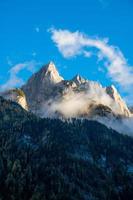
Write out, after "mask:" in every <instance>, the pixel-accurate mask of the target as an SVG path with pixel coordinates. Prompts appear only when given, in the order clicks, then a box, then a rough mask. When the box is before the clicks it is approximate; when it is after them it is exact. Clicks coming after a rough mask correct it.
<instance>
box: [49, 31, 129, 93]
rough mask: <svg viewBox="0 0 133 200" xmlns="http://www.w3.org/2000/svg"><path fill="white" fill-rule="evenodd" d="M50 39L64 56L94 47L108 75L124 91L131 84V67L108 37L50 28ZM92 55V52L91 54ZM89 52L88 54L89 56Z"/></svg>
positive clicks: (83, 53) (80, 52)
mask: <svg viewBox="0 0 133 200" xmlns="http://www.w3.org/2000/svg"><path fill="white" fill-rule="evenodd" d="M50 32H51V33H52V37H51V38H52V40H53V42H54V43H55V44H56V46H57V48H58V50H59V51H60V53H61V54H62V55H63V56H64V57H65V58H71V57H73V56H78V55H83V56H86V55H85V51H86V48H96V49H97V57H98V60H103V61H104V67H106V68H107V71H108V75H109V77H110V78H111V79H112V81H114V82H116V83H118V84H119V86H120V87H122V88H123V89H124V90H125V91H128V92H129V91H130V90H131V87H132V86H133V67H132V66H129V65H128V63H127V60H126V59H125V57H124V55H123V54H122V52H121V51H120V49H119V48H118V47H115V46H112V45H109V44H108V39H107V38H106V39H99V38H95V39H94V38H91V37H89V36H87V35H85V34H84V33H81V32H79V31H76V32H71V31H69V30H62V29H59V30H57V29H54V28H52V29H50ZM92 55H93V54H92ZM90 56H91V54H90V55H89V57H90Z"/></svg>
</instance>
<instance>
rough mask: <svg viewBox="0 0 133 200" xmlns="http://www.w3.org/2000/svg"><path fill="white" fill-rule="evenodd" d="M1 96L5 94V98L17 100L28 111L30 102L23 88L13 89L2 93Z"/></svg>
mask: <svg viewBox="0 0 133 200" xmlns="http://www.w3.org/2000/svg"><path fill="white" fill-rule="evenodd" d="M0 96H3V97H4V98H5V99H9V100H11V101H15V102H16V103H18V104H19V105H20V106H21V107H22V108H24V109H25V110H27V111H28V104H27V100H26V96H25V94H24V92H23V91H22V90H21V89H11V90H7V91H4V92H1V93H0Z"/></svg>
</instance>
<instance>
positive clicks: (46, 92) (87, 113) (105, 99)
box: [22, 62, 131, 117]
mask: <svg viewBox="0 0 133 200" xmlns="http://www.w3.org/2000/svg"><path fill="white" fill-rule="evenodd" d="M22 90H23V91H24V93H25V95H26V98H27V102H28V106H29V110H30V111H32V112H33V113H35V114H37V115H39V116H41V117H58V116H62V117H81V116H82V117H91V116H95V115H99V114H100V115H102V114H103V116H105V115H110V114H111V115H112V116H114V115H116V116H124V117H130V114H131V113H130V111H129V109H128V107H127V105H126V103H125V102H124V101H123V99H122V98H121V96H120V95H119V93H118V91H117V89H116V88H115V87H114V86H109V87H105V88H104V87H102V85H101V84H99V83H98V82H94V81H89V80H86V79H84V78H82V77H81V76H80V75H77V76H75V77H74V78H72V79H71V80H64V79H63V78H62V77H61V76H60V75H59V73H58V71H57V69H56V67H55V65H54V63H52V62H50V63H49V64H47V65H45V66H44V67H42V68H41V70H40V71H39V72H37V73H36V74H34V75H33V76H32V77H31V78H30V79H29V80H28V82H27V83H26V84H25V85H24V86H23V87H22ZM100 108H102V110H101V113H100ZM107 108H108V109H107ZM104 111H105V112H104Z"/></svg>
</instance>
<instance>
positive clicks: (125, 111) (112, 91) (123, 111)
mask: <svg viewBox="0 0 133 200" xmlns="http://www.w3.org/2000/svg"><path fill="white" fill-rule="evenodd" d="M106 92H107V94H109V96H110V97H111V98H112V99H113V100H114V101H115V103H116V104H117V105H118V107H119V112H120V114H122V115H124V116H127V117H130V115H131V112H130V110H129V109H128V107H127V105H126V103H125V102H124V100H123V99H122V98H121V96H120V94H119V93H118V91H117V89H116V88H115V86H114V85H111V86H109V87H107V88H106Z"/></svg>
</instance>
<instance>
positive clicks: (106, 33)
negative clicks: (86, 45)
mask: <svg viewBox="0 0 133 200" xmlns="http://www.w3.org/2000/svg"><path fill="white" fill-rule="evenodd" d="M132 22H133V1H132V0H12V1H11V0H0V84H1V85H3V84H5V83H6V82H7V81H8V79H9V78H10V76H11V72H9V70H10V69H12V68H13V67H14V66H15V65H17V64H23V63H26V66H27V65H28V63H31V61H34V62H33V63H34V64H35V65H36V66H35V69H33V70H29V69H28V70H27V68H26V67H25V68H23V70H21V71H20V72H19V73H18V76H19V78H20V79H21V80H24V81H25V80H27V79H28V78H29V76H30V75H31V73H32V72H33V71H34V70H37V69H39V68H40V67H41V66H42V65H43V64H45V63H48V62H49V61H50V60H52V61H54V62H55V64H56V65H57V68H58V70H59V72H60V73H61V75H62V76H64V78H66V79H70V78H72V77H73V76H74V75H75V74H81V75H82V76H84V77H86V78H88V79H91V80H97V81H99V82H101V83H102V84H103V85H109V84H112V83H114V84H115V85H116V86H117V87H118V88H119V89H120V90H121V92H122V94H123V95H126V94H127V93H128V95H129V96H130V92H129V90H128V91H126V90H125V91H122V89H121V85H120V84H119V83H118V82H117V81H114V80H113V79H112V78H110V77H109V75H108V73H107V68H106V67H104V65H105V60H104V61H100V62H98V59H97V56H95V51H96V49H95V48H93V47H91V51H92V52H93V54H94V56H90V57H89V58H88V57H85V56H83V55H82V54H81V55H78V56H77V55H74V56H72V57H64V56H63V54H62V52H59V49H58V48H57V47H56V45H55V44H57V43H56V41H52V39H51V33H50V32H48V29H49V28H51V27H54V28H55V29H57V30H58V29H62V30H64V29H67V30H69V31H70V32H75V31H77V30H78V31H79V32H82V33H85V34H86V35H87V37H90V38H99V39H100V40H101V39H102V38H108V39H109V42H108V45H110V46H111V45H113V46H117V47H119V49H120V51H121V52H122V53H123V55H124V57H125V59H127V63H128V65H129V66H133V23H132ZM21 83H23V81H21ZM16 84H17V83H16Z"/></svg>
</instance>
